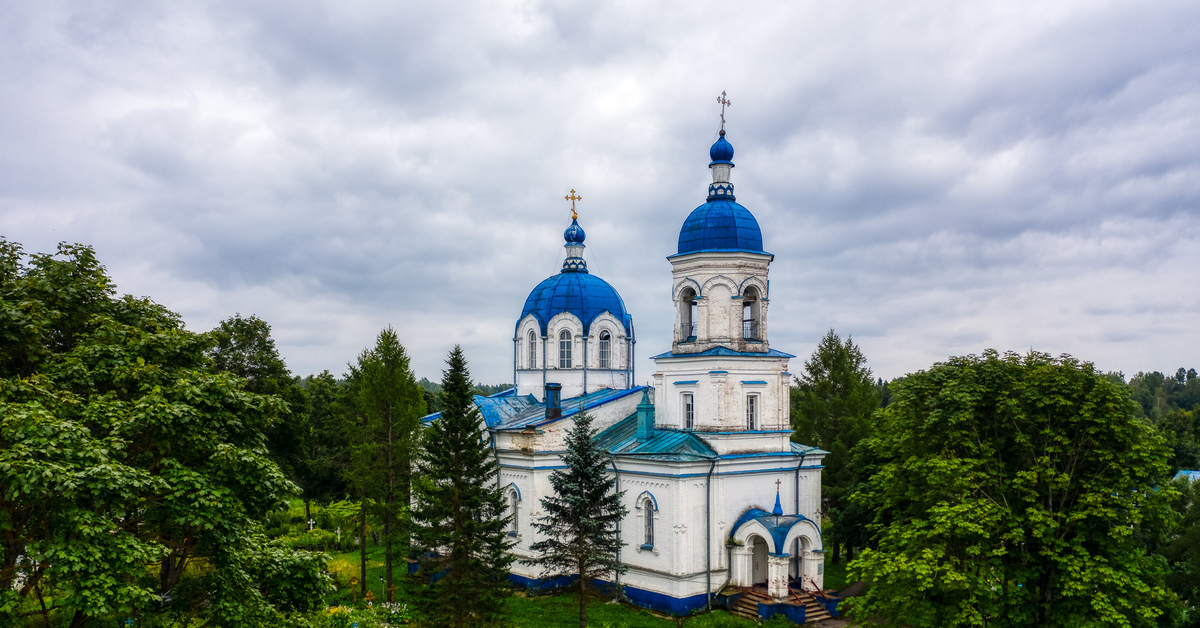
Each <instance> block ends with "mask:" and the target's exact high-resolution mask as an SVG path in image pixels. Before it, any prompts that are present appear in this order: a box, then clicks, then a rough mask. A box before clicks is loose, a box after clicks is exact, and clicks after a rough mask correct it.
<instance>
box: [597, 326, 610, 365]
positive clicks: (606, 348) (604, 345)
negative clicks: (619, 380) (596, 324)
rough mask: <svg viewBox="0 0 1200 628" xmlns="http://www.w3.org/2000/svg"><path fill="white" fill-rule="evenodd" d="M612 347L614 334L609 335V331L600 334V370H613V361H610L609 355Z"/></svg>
mask: <svg viewBox="0 0 1200 628" xmlns="http://www.w3.org/2000/svg"><path fill="white" fill-rule="evenodd" d="M611 345H612V334H609V333H608V330H605V331H602V332H600V368H602V369H607V368H612V367H611V366H610V365H609V364H610V362H611V360H609V353H610V351H611V349H610V346H611Z"/></svg>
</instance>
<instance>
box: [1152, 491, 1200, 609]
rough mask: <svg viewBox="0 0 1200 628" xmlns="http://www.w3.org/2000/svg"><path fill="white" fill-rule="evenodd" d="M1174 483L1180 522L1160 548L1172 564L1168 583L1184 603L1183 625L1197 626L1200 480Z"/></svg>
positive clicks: (1199, 604) (1176, 509)
mask: <svg viewBox="0 0 1200 628" xmlns="http://www.w3.org/2000/svg"><path fill="white" fill-rule="evenodd" d="M1174 485H1175V489H1176V490H1177V491H1178V493H1179V495H1178V497H1177V498H1176V499H1175V504H1174V505H1175V511H1176V512H1177V513H1178V514H1179V517H1180V520H1179V525H1178V526H1177V527H1176V528H1175V530H1173V531H1172V533H1171V534H1170V535H1169V536H1165V537H1164V539H1163V540H1164V543H1163V546H1162V547H1161V550H1160V551H1161V552H1162V554H1163V556H1165V557H1166V559H1167V561H1168V562H1169V563H1170V565H1171V570H1170V572H1169V573H1168V574H1167V584H1168V585H1169V586H1170V587H1171V590H1172V591H1174V592H1175V593H1176V594H1177V595H1178V596H1179V597H1180V598H1181V599H1182V600H1183V602H1184V608H1185V609H1186V610H1185V614H1184V621H1183V626H1185V627H1186V628H1200V482H1194V481H1191V480H1189V479H1187V478H1180V479H1178V480H1175V482H1174Z"/></svg>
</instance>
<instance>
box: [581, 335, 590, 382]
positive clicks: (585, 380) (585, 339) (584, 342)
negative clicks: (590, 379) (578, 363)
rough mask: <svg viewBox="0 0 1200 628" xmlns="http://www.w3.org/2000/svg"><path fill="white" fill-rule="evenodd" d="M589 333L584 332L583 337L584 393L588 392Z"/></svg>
mask: <svg viewBox="0 0 1200 628" xmlns="http://www.w3.org/2000/svg"><path fill="white" fill-rule="evenodd" d="M590 337H591V336H590V335H589V334H584V335H583V336H582V338H583V394H585V395H586V394H587V348H588V338H590Z"/></svg>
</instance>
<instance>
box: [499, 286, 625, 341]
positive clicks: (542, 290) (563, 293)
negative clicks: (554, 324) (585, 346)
mask: <svg viewBox="0 0 1200 628" xmlns="http://www.w3.org/2000/svg"><path fill="white" fill-rule="evenodd" d="M563 312H570V313H571V314H574V315H575V316H576V317H577V318H578V319H579V320H580V321H582V322H583V333H585V334H586V333H588V330H589V329H590V328H591V326H592V321H594V320H595V319H596V317H597V316H599V315H601V314H603V313H604V312H608V313H610V314H612V315H613V316H614V317H615V318H616V319H617V320H619V321H621V324H622V325H623V326H624V327H625V333H626V334H628V335H630V336H632V335H633V318H632V317H631V316H629V313H628V312H626V311H625V302H624V301H622V300H621V295H619V294H617V291H616V289H615V288H613V287H612V286H611V285H609V283H608V282H607V281H604V280H603V279H601V278H599V277H597V276H595V275H592V274H589V273H588V272H587V271H583V272H572V271H563V272H561V273H559V274H557V275H554V276H553V277H548V278H547V279H545V280H544V281H542V283H539V284H538V285H537V286H536V287H535V288H534V289H533V291H532V292H530V293H529V298H527V299H525V308H524V309H522V310H521V316H520V317H519V318H518V319H517V325H520V324H521V321H522V320H524V319H525V317H526V316H527V315H529V314H533V316H534V318H537V320H538V324H539V325H540V326H541V329H542V334H543V335H544V334H545V333H546V324H547V323H549V322H550V319H552V318H554V317H555V316H557V315H558V314H561V313H563Z"/></svg>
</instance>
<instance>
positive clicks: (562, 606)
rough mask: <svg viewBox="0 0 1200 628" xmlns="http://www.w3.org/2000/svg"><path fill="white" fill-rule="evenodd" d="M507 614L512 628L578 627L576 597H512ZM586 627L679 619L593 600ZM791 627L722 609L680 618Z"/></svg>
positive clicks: (690, 625) (740, 626) (700, 624)
mask: <svg viewBox="0 0 1200 628" xmlns="http://www.w3.org/2000/svg"><path fill="white" fill-rule="evenodd" d="M508 608H509V613H510V617H511V618H512V623H513V626H515V627H516V628H560V627H561V626H578V625H579V598H577V597H575V596H574V595H572V594H571V593H566V592H563V593H557V594H554V595H542V596H536V597H520V596H516V597H513V598H512V600H511V601H510V602H509V607H508ZM587 617H588V626H596V627H597V628H610V627H611V628H618V627H619V628H676V627H678V626H679V620H678V619H676V618H672V617H666V616H665V615H660V614H657V613H651V612H650V611H647V610H645V609H641V608H637V607H635V606H630V605H628V604H613V603H612V602H609V601H608V600H604V599H596V600H593V601H592V602H590V603H589V604H588V611H587ZM777 623H778V625H780V626H792V625H793V624H790V623H787V622H782V623H779V622H767V623H765V624H759V623H758V622H754V621H750V620H747V619H743V618H741V617H738V616H737V615H731V614H729V613H727V612H725V611H723V610H716V611H713V612H711V613H702V614H699V615H694V616H690V617H685V618H683V625H684V626H687V628H750V627H751V626H759V625H764V626H775V625H776V624H777Z"/></svg>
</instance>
